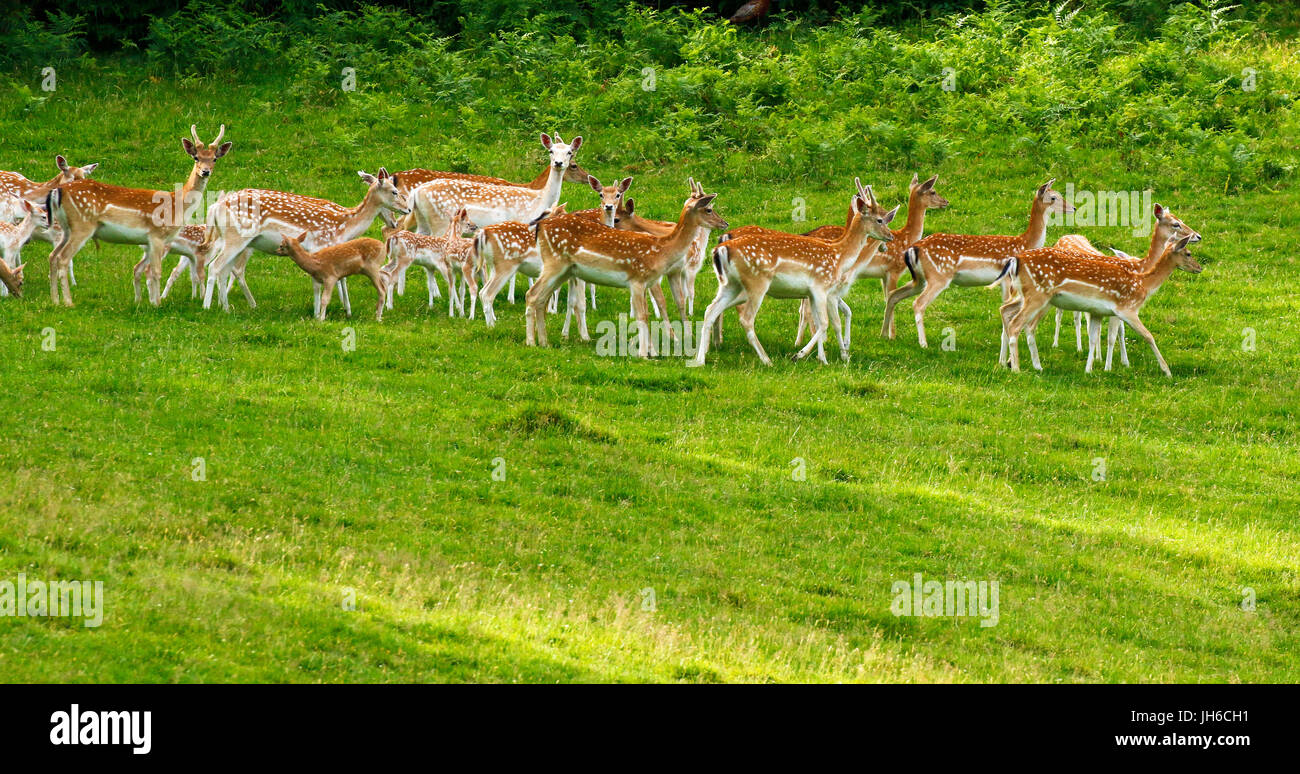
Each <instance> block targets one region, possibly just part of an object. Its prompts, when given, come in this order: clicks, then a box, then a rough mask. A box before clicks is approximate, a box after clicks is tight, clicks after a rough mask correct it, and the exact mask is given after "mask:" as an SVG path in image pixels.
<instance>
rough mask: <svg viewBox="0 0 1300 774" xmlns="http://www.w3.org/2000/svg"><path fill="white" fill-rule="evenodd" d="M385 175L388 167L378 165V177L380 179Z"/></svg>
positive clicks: (386, 175)
mask: <svg viewBox="0 0 1300 774" xmlns="http://www.w3.org/2000/svg"><path fill="white" fill-rule="evenodd" d="M386 177H388V167H380V168H379V179H380V180H383V179H384V178H386Z"/></svg>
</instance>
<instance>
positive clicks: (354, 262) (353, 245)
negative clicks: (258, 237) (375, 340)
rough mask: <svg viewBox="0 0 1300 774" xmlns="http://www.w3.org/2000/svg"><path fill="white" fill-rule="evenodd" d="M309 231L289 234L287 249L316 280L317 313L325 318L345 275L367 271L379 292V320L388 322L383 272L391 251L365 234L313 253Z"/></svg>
mask: <svg viewBox="0 0 1300 774" xmlns="http://www.w3.org/2000/svg"><path fill="white" fill-rule="evenodd" d="M308 236H309V234H308V233H307V232H305V231H304V232H302V233H301V234H299V235H298V236H296V237H291V236H288V235H286V236H285V237H284V238H283V247H284V251H285V253H286V254H288V256H289V257H290V258H292V259H293V262H294V263H296V264H298V268H300V269H302V270H303V271H305V272H307V274H308V276H310V277H311V279H312V296H313V301H312V303H313V306H312V312H313V315H314V316H315V317H316V319H318V320H324V319H325V314H326V311H327V310H328V308H329V305H330V296H331V295H332V294H333V293H334V285H335V284H337V283H338V282H339V280H341V279H343V278H344V277H351V276H352V275H354V274H364V275H366V276H367V277H369V278H370V281H371V282H372V283H373V284H374V286H375V291H376V292H378V294H379V301H378V303H376V304H375V320H377V321H378V322H383V321H384V301H385V299H386V298H387V295H388V278H387V277H386V276H385V275H384V273H383V268H384V261H385V260H387V258H388V254H387V250H385V248H384V243H383V242H380V241H379V240H378V239H370V238H369V237H362V238H360V239H351V240H348V241H347V242H344V243H342V244H337V245H331V246H330V247H322V248H321V249H319V250H317V251H315V252H311V251H309V250H307V249H306V248H304V247H303V246H302V243H303V240H305V239H307V238H308Z"/></svg>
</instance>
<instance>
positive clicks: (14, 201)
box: [0, 156, 99, 287]
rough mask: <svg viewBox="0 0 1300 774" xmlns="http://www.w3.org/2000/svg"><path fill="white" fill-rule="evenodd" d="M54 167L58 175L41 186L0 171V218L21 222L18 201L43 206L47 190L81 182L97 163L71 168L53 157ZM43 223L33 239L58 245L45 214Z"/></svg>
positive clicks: (74, 281)
mask: <svg viewBox="0 0 1300 774" xmlns="http://www.w3.org/2000/svg"><path fill="white" fill-rule="evenodd" d="M54 165H55V166H56V167H58V170H59V174H57V175H55V176H54V177H53V178H51V179H50V180H47V181H46V182H44V183H37V182H36V181H34V180H28V179H27V178H25V177H23V176H22V175H20V174H18V173H17V172H0V209H2V210H4V211H3V212H0V219H4V220H13V221H19V220H22V219H23V211H22V207H21V205H20V204H19V202H21V201H24V200H25V201H29V202H31V203H32V204H37V205H40V206H41V207H44V206H45V200H46V198H47V197H48V196H49V194H50V191H53V190H54V189H55V188H58V187H59V186H61V185H63V184H65V183H71V182H73V181H74V180H85V179H86V178H88V177H90V176H91V174H93V173H94V171H95V169H96V168H97V167H99V164H98V163H95V164H87V165H85V166H84V167H74V166H72V165H71V164H69V163H68V160H67V159H65V158H63V156H55V157H54ZM45 220H46V223H45V225H40V226H37V227H36V232H35V238H36V239H39V240H41V241H42V242H49V243H50V244H52V245H54V244H58V241H59V230H58V225H57V224H54V223H50V222H49V220H48V213H47V216H46V218H45ZM68 272H69V274H70V275H71V280H72V285H73V286H74V287H75V286H76V284H77V278H76V276H75V275H72V274H71V272H72V267H71V266H69V267H68Z"/></svg>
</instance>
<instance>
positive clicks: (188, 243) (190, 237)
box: [133, 224, 211, 304]
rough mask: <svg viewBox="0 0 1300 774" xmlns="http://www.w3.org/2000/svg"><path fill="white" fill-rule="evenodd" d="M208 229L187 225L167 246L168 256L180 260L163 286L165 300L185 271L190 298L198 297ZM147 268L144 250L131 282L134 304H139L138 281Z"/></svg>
mask: <svg viewBox="0 0 1300 774" xmlns="http://www.w3.org/2000/svg"><path fill="white" fill-rule="evenodd" d="M207 236H208V227H207V226H203V225H197V224H187V225H186V226H184V227H182V228H181V231H180V233H179V234H177V235H176V238H175V239H173V240H172V243H171V244H170V245H168V246H167V252H168V254H169V255H170V254H176V255H179V256H180V257H181V258H180V260H179V261H177V262H176V268H175V269H173V270H172V273H171V276H169V277H168V278H167V284H166V285H164V286H163V289H162V298H167V296H168V294H170V293H171V291H172V285H174V284H175V283H176V280H178V279H179V278H180V277H181V276H182V275H183V274H184V273H185V272H186V271H188V272H189V274H190V298H197V297H198V295H199V270H198V265H199V263H205V264H206V263H207V254H208V249H209V248H210V247H211V243H208V242H207ZM148 268H149V251H148V250H146V251H145V253H144V255H142V256H141V257H140V261H139V262H138V263H136V265H135V271H134V278H133V282H134V285H135V302H136V303H137V304H138V303H140V280H141V279H142V278H143V277H144V275H145V272H146V271H147V270H148Z"/></svg>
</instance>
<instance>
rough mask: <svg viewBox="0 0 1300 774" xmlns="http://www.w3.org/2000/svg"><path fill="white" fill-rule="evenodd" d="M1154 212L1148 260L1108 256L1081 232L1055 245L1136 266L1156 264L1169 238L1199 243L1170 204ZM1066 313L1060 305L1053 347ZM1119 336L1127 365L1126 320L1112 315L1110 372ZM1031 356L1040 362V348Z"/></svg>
mask: <svg viewBox="0 0 1300 774" xmlns="http://www.w3.org/2000/svg"><path fill="white" fill-rule="evenodd" d="M1152 214H1153V215H1154V217H1155V225H1154V227H1153V228H1152V230H1151V242H1150V244H1149V245H1148V246H1147V253H1146V258H1145V259H1139V258H1134V257H1133V256H1130V255H1128V254H1127V253H1123V252H1121V251H1119V250H1115V251H1114V252H1115V255H1114V256H1108V255H1106V254H1105V253H1103V252H1101V251H1100V250H1098V249H1097V248H1095V247H1093V246H1092V243H1091V242H1089V241H1088V240H1087V238H1085V237H1084V236H1082V235H1080V234H1066V235H1065V236H1063V237H1061V238H1060V239H1058V240H1056V246H1057V247H1062V248H1066V249H1070V250H1077V251H1079V252H1083V253H1089V254H1092V255H1097V256H1100V257H1101V258H1103V259H1104V260H1110V261H1122V262H1126V265H1130V266H1133V267H1141V266H1145V265H1150V264H1152V263H1154V262H1155V261H1156V260H1158V259H1159V258H1160V256H1161V254H1162V253H1163V252H1164V248H1165V245H1166V244H1168V242H1169V240H1170V239H1173V238H1176V237H1182V236H1188V235H1190V236H1191V237H1192V244H1196V243H1197V242H1199V241H1201V235H1200V234H1198V233H1197V232H1195V231H1193V230H1192V229H1191V228H1189V227H1188V226H1187V224H1186V223H1184V222H1183V221H1182V220H1180V219H1179V218H1177V217H1175V216H1174V214H1173V212H1171V211H1170V210H1169V209H1168V208H1167V207H1163V206H1161V205H1159V204H1157V205H1155V207H1154V208H1153V209H1152ZM1064 314H1065V310H1064V309H1061V308H1060V307H1057V309H1056V330H1055V332H1054V333H1053V334H1052V346H1053V347H1056V346H1059V345H1060V338H1061V318H1062V316H1063V315H1064ZM1084 314H1085V313H1084V312H1075V313H1074V339H1075V348H1076V349H1077V350H1078V351H1080V352H1082V351H1083V325H1082V322H1083V316H1084ZM1117 338H1118V339H1119V357H1120V362H1121V363H1122V364H1124V365H1125V366H1127V365H1128V364H1129V362H1128V347H1127V346H1126V344H1125V342H1124V323H1123V321H1122V320H1120V319H1119V318H1118V317H1112V318H1110V330H1109V332H1108V333H1107V337H1106V366H1105V369H1106V370H1107V371H1109V370H1110V368H1111V361H1112V358H1113V356H1114V354H1115V340H1116V339H1117ZM1030 356H1031V357H1032V358H1033V360H1034V362H1038V352H1037V347H1034V348H1033V349H1031V351H1030ZM1096 356H1097V357H1100V356H1101V353H1099V352H1098V353H1096ZM1090 357H1092V355H1090Z"/></svg>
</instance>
